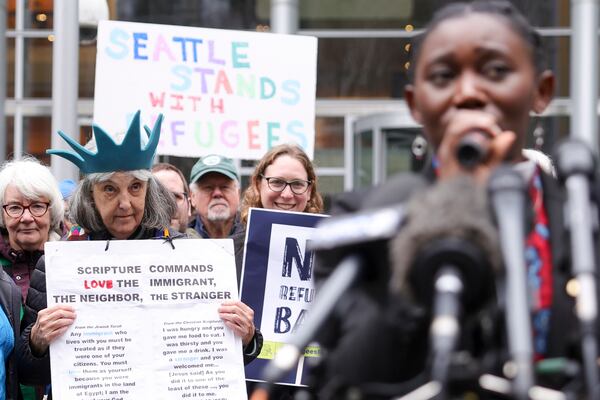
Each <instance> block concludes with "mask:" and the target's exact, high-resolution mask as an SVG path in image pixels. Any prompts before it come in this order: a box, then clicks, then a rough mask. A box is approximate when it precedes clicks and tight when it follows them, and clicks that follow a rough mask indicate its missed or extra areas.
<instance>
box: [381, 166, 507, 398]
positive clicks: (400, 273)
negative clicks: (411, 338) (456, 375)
mask: <svg viewBox="0 0 600 400" xmlns="http://www.w3.org/2000/svg"><path fill="white" fill-rule="evenodd" d="M496 243H497V233H496V230H495V228H494V226H493V224H492V222H491V218H490V216H489V210H488V204H487V198H486V193H485V191H484V190H483V189H482V188H481V187H479V186H477V185H476V184H475V183H474V182H473V181H472V180H471V178H469V177H458V178H455V179H453V180H451V181H444V182H439V183H437V184H436V185H435V186H433V187H432V188H431V189H429V190H428V191H426V192H423V193H422V194H421V195H418V196H415V198H414V199H413V200H412V201H411V202H410V203H409V204H408V206H407V222H406V225H405V226H404V228H403V229H402V230H401V231H400V233H399V234H398V235H397V237H396V238H394V239H393V242H392V244H391V255H392V257H391V258H392V279H391V290H392V291H394V292H396V293H401V294H405V295H407V296H408V297H410V298H412V299H413V300H414V301H415V302H417V303H418V304H420V305H422V306H425V307H427V308H429V309H431V308H432V309H433V310H432V322H431V326H430V342H431V344H430V346H431V374H432V379H433V380H434V381H438V382H439V383H441V384H442V387H445V385H446V384H447V381H448V371H449V367H450V360H451V356H452V353H453V352H454V350H455V348H456V345H457V343H458V340H459V338H460V319H461V318H462V316H463V314H464V313H471V312H474V311H476V310H478V309H479V308H480V307H482V306H483V305H484V304H486V302H488V300H490V298H491V297H492V294H493V293H494V272H495V271H498V270H499V268H500V266H499V263H498V260H499V257H498V255H499V251H498V248H497V245H496Z"/></svg>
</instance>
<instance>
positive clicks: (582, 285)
mask: <svg viewBox="0 0 600 400" xmlns="http://www.w3.org/2000/svg"><path fill="white" fill-rule="evenodd" d="M557 155H558V157H557V167H558V173H559V177H560V179H561V180H562V181H563V182H564V185H565V188H566V191H567V207H566V218H565V219H566V223H567V227H568V230H569V233H570V241H571V257H572V259H571V263H572V271H573V275H574V276H575V278H576V279H577V282H578V283H579V292H578V294H577V296H576V306H575V312H576V314H577V317H578V318H579V322H580V327H581V335H582V338H581V347H582V348H581V353H582V357H583V369H584V377H585V383H586V386H587V389H588V396H589V398H591V399H598V398H600V390H599V379H598V364H597V359H598V348H597V342H596V320H597V315H598V309H597V306H598V297H597V292H596V290H597V289H596V266H595V252H594V230H595V229H596V228H597V225H596V224H594V223H593V222H594V221H596V220H595V218H597V213H596V211H597V210H596V208H595V207H594V205H593V204H591V202H590V185H589V183H590V180H591V179H592V177H593V175H594V171H595V159H594V156H593V154H592V152H591V150H590V149H589V148H588V147H587V145H586V144H584V143H583V142H581V141H577V140H569V141H567V142H565V143H563V144H562V145H561V146H560V147H559V149H558V153H557Z"/></svg>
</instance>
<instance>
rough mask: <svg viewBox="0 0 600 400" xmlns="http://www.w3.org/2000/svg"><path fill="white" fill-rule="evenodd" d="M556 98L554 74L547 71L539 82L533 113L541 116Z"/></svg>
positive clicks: (542, 74)
mask: <svg viewBox="0 0 600 400" xmlns="http://www.w3.org/2000/svg"><path fill="white" fill-rule="evenodd" d="M553 96H554V74H553V73H552V71H550V70H546V71H544V72H542V73H541V74H540V76H539V77H538V81H537V88H536V91H535V98H534V99H533V111H535V112H536V113H538V114H541V113H542V112H543V111H544V110H545V109H546V107H548V104H550V101H552V97H553Z"/></svg>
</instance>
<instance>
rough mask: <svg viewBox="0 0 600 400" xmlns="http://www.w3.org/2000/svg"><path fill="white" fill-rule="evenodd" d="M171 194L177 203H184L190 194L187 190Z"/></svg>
mask: <svg viewBox="0 0 600 400" xmlns="http://www.w3.org/2000/svg"><path fill="white" fill-rule="evenodd" d="M171 194H172V195H173V197H174V198H175V202H177V203H183V202H184V201H186V200H187V199H188V194H187V193H186V192H171Z"/></svg>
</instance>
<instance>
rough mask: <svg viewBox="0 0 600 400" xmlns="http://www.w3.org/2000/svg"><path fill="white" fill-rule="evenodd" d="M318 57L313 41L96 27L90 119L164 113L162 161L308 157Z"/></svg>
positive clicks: (150, 119)
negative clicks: (283, 154) (280, 150)
mask: <svg viewBox="0 0 600 400" xmlns="http://www.w3.org/2000/svg"><path fill="white" fill-rule="evenodd" d="M316 57H317V39H316V38H313V37H306V36H294V35H280V34H272V33H258V32H244V31H234V30H220V29H203V28H191V27H183V26H171V25H155V24H141V23H133V22H119V21H103V22H101V23H100V25H99V29H98V53H97V59H96V88H95V99H94V122H95V123H96V124H98V125H100V126H101V127H102V128H104V129H105V130H106V131H108V132H111V133H115V132H119V131H124V130H125V128H126V127H127V126H128V122H129V120H130V118H131V116H132V115H133V113H134V112H135V111H136V110H138V109H141V110H142V121H143V122H144V123H145V124H146V125H148V126H152V124H153V123H154V120H155V119H156V117H157V116H158V114H160V113H162V114H164V115H165V120H164V122H163V126H162V133H161V141H160V143H159V145H158V153H159V154H169V155H176V156H187V157H198V156H201V155H206V154H209V153H218V154H222V155H226V156H229V157H233V158H247V159H259V158H260V157H262V155H263V154H264V153H265V152H266V151H267V150H268V149H270V148H271V147H273V146H275V145H277V144H280V143H287V142H295V143H298V144H299V145H300V146H302V148H304V150H305V151H306V152H307V154H308V155H309V156H310V157H311V158H312V156H313V153H314V136H315V133H314V117H315V86H316Z"/></svg>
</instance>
